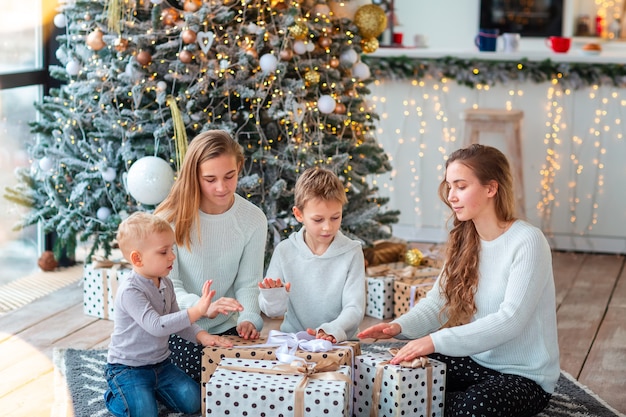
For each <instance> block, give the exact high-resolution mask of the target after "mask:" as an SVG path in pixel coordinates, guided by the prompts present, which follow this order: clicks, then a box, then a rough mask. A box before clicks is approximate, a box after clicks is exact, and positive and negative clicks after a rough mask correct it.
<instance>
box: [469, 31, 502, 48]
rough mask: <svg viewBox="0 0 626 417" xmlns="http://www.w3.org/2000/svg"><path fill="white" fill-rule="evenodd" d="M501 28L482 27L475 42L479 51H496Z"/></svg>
mask: <svg viewBox="0 0 626 417" xmlns="http://www.w3.org/2000/svg"><path fill="white" fill-rule="evenodd" d="M499 34H500V29H480V31H479V32H478V35H476V38H474V43H475V44H476V46H477V47H478V50H479V51H485V52H495V50H496V45H497V41H498V35H499Z"/></svg>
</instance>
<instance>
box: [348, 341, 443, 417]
mask: <svg viewBox="0 0 626 417" xmlns="http://www.w3.org/2000/svg"><path fill="white" fill-rule="evenodd" d="M392 357H393V355H392V354H391V353H371V354H366V355H360V356H357V358H356V364H355V366H354V384H355V386H354V416H355V417H370V416H378V417H391V416H393V417H396V416H429V417H442V416H443V410H444V404H445V387H446V385H445V384H446V364H445V363H443V362H439V361H436V360H434V359H429V358H420V359H419V360H415V361H412V362H403V363H402V364H400V365H391V364H389V360H390V359H391V358H392Z"/></svg>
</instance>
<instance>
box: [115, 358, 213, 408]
mask: <svg viewBox="0 0 626 417" xmlns="http://www.w3.org/2000/svg"><path fill="white" fill-rule="evenodd" d="M104 375H105V378H106V380H107V383H108V385H109V389H108V390H107V391H106V392H105V393H104V402H105V404H106V407H107V409H108V410H109V411H110V412H111V414H113V415H114V416H116V417H152V416H154V417H157V416H158V409H159V407H158V404H157V401H160V402H162V403H163V404H165V406H166V407H167V408H168V409H169V410H170V411H173V412H177V413H186V414H192V413H197V412H198V411H200V405H201V398H200V385H198V383H196V382H195V381H194V380H193V379H192V378H190V377H189V376H187V374H185V372H183V371H182V370H181V369H180V368H178V367H177V366H176V365H174V364H173V363H171V362H170V360H169V359H167V360H165V361H163V362H161V363H157V364H156V365H146V366H126V365H121V364H110V363H109V364H107V365H106V368H105V371H104Z"/></svg>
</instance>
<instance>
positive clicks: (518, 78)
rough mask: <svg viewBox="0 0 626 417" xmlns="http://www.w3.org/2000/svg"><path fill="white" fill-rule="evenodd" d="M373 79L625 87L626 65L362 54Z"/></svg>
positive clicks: (574, 86) (477, 83)
mask: <svg viewBox="0 0 626 417" xmlns="http://www.w3.org/2000/svg"><path fill="white" fill-rule="evenodd" d="M362 60H363V62H364V63H366V64H367V65H368V66H369V68H370V71H371V73H372V77H374V78H377V79H406V78H411V79H422V78H425V77H432V78H435V79H442V78H447V79H450V80H455V81H456V82H457V83H458V84H460V85H464V86H467V87H470V88H475V87H476V86H477V85H489V86H493V85H496V84H502V83H509V82H523V81H533V82H535V83H544V82H549V81H551V80H553V79H555V78H556V79H558V80H559V84H560V85H561V86H562V87H564V88H571V89H580V88H585V87H588V86H592V85H612V86H615V87H626V65H624V64H605V63H601V64H598V63H573V62H553V61H551V60H549V59H546V60H543V61H529V60H527V59H521V60H519V61H494V60H480V59H459V58H454V57H443V58H436V59H427V58H409V57H407V56H397V57H373V56H368V55H364V56H363V57H362Z"/></svg>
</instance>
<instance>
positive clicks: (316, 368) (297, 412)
mask: <svg viewBox="0 0 626 417" xmlns="http://www.w3.org/2000/svg"><path fill="white" fill-rule="evenodd" d="M339 367H340V365H339V363H338V362H336V361H334V360H332V359H330V358H327V359H322V360H320V361H319V362H317V363H309V362H304V361H294V362H292V363H291V364H280V365H275V366H274V367H272V368H254V367H249V366H235V365H221V364H220V365H219V367H218V368H221V369H226V370H229V371H241V372H258V373H262V374H271V375H284V374H293V375H300V376H302V379H301V380H300V382H298V385H296V389H295V399H294V417H304V394H305V391H304V390H305V388H306V386H307V385H308V383H309V381H310V380H313V379H315V380H321V381H344V382H346V383H347V384H349V385H352V379H351V378H350V377H349V376H347V375H344V374H342V373H340V372H337V370H338V369H339Z"/></svg>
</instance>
